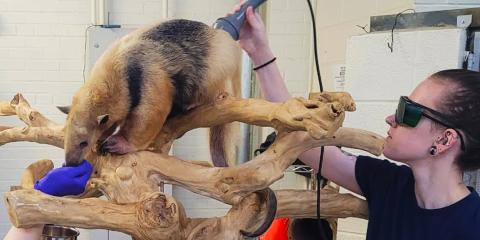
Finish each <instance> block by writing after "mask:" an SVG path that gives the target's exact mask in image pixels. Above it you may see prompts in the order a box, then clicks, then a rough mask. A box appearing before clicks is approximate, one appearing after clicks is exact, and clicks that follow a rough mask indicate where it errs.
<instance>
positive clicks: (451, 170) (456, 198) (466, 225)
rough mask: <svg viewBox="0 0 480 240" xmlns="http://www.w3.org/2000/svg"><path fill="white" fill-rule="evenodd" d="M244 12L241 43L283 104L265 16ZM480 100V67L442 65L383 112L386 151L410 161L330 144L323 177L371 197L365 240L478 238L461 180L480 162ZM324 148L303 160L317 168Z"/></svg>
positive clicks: (268, 90)
mask: <svg viewBox="0 0 480 240" xmlns="http://www.w3.org/2000/svg"><path fill="white" fill-rule="evenodd" d="M239 7H240V6H236V10H238V9H239ZM246 14H247V20H246V21H245V23H244V25H243V26H242V29H241V32H240V39H239V43H240V45H241V46H242V48H243V49H244V50H245V51H246V52H247V53H248V54H249V56H250V57H251V59H252V61H253V63H254V65H255V66H257V67H256V74H257V78H258V79H259V81H260V87H261V89H262V93H263V96H264V98H266V99H267V100H269V101H273V102H283V101H285V100H287V99H288V98H290V94H289V93H288V91H287V89H286V86H285V83H284V82H283V79H282V77H281V75H280V72H279V70H278V67H277V65H276V63H275V60H274V55H273V53H272V51H271V50H270V48H269V46H268V42H267V38H266V35H265V27H264V25H263V22H262V20H261V19H260V17H259V16H258V15H257V14H255V13H254V12H253V10H252V8H251V7H250V8H249V9H248V10H247V13H246ZM272 60H273V61H272ZM479 102H480V74H479V73H478V72H473V71H467V70H461V69H460V70H446V71H441V72H438V73H436V74H433V75H432V76H430V77H428V78H427V79H425V80H424V81H423V82H422V83H420V84H419V85H418V86H417V87H416V88H415V89H414V90H413V92H412V93H411V94H410V96H408V97H406V96H404V97H401V98H400V101H399V104H398V108H397V111H396V114H394V115H390V116H388V117H387V118H386V122H387V124H389V125H390V129H389V131H388V137H387V139H386V142H385V146H384V155H385V156H386V157H387V158H389V159H392V160H395V161H398V162H401V163H404V164H405V165H403V166H398V165H396V164H394V163H391V162H389V161H384V160H379V159H374V158H370V157H365V156H358V157H357V156H350V155H346V154H344V153H343V152H342V151H340V150H339V149H337V148H336V147H326V148H325V157H324V162H323V167H322V172H321V174H322V176H324V177H325V178H327V179H330V180H332V181H334V182H335V183H337V184H339V185H340V186H342V187H344V188H347V189H349V190H351V191H353V192H355V193H358V194H361V195H363V196H365V197H366V199H367V201H368V206H369V211H370V215H369V224H368V230H367V239H379V240H385V239H389V240H392V239H406V240H407V239H408V240H415V239H423V240H424V239H435V240H439V239H452V240H453V239H455V240H457V239H462V240H469V239H472V240H473V239H480V227H479V226H480V197H479V196H478V194H477V193H476V192H475V190H474V189H472V188H467V187H466V186H465V185H464V183H463V181H462V176H463V172H464V171H466V170H475V169H478V168H480V144H479V142H480V127H479V125H480V124H478V123H480V104H479ZM319 152H320V151H319V150H318V149H312V150H310V151H307V152H305V153H303V154H302V155H301V156H300V157H299V158H300V160H302V161H303V162H304V163H305V164H307V165H309V166H310V167H312V168H314V169H315V170H318V159H319Z"/></svg>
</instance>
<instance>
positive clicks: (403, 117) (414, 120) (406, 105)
mask: <svg viewBox="0 0 480 240" xmlns="http://www.w3.org/2000/svg"><path fill="white" fill-rule="evenodd" d="M422 116H424V117H426V118H428V119H430V120H432V121H434V122H436V123H439V124H441V125H443V126H445V127H447V128H451V129H453V130H454V131H455V132H457V134H458V136H459V137H460V144H461V145H460V147H461V149H462V151H465V143H464V141H463V137H462V134H461V133H460V131H458V129H457V128H456V127H454V126H453V124H450V123H448V121H446V120H445V119H447V117H446V116H445V115H444V114H442V113H440V112H437V111H435V110H433V109H431V108H428V107H425V106H423V105H421V104H419V103H416V102H414V101H412V100H410V99H409V98H408V97H406V96H401V97H400V100H399V101H398V107H397V111H396V112H395V122H397V123H398V124H400V125H402V126H407V127H412V128H413V127H416V126H417V124H418V123H419V122H420V119H421V118H422ZM440 119H442V120H440Z"/></svg>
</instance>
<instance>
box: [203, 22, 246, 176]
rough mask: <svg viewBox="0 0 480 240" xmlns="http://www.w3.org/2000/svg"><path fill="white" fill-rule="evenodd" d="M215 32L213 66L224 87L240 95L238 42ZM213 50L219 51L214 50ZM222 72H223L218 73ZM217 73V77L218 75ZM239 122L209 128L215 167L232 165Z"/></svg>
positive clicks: (239, 51) (234, 157) (234, 158)
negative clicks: (220, 67)
mask: <svg viewBox="0 0 480 240" xmlns="http://www.w3.org/2000/svg"><path fill="white" fill-rule="evenodd" d="M220 32H221V33H220V34H218V33H217V34H216V36H215V38H214V40H213V41H212V42H213V43H214V45H216V46H217V48H216V49H215V50H214V53H213V54H214V55H216V57H215V60H214V62H213V65H211V66H213V67H214V68H215V69H216V71H219V67H218V66H222V68H223V70H220V71H219V72H217V73H219V74H218V75H220V76H221V78H222V80H223V81H224V83H225V86H224V89H225V91H226V92H228V93H229V94H230V95H233V96H234V97H237V98H239V97H241V69H242V66H241V65H242V64H241V50H240V47H239V46H238V44H237V43H236V42H235V41H233V40H232V38H231V37H230V36H229V35H228V34H226V33H225V32H223V31H220ZM218 46H221V47H218ZM215 51H219V52H216V53H215ZM220 72H223V73H220ZM218 75H217V77H218ZM239 133H240V124H239V123H237V122H233V123H228V124H223V125H218V126H213V127H211V128H210V154H211V158H212V163H213V165H214V166H216V167H227V166H229V165H230V166H233V165H235V162H236V155H237V154H236V152H237V149H238V146H239V143H240V141H239V136H240V135H239Z"/></svg>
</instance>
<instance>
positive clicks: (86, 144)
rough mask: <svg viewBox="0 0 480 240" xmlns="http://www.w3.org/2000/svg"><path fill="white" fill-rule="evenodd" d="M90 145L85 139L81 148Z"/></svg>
mask: <svg viewBox="0 0 480 240" xmlns="http://www.w3.org/2000/svg"><path fill="white" fill-rule="evenodd" d="M87 146H88V142H87V141H83V142H81V143H80V148H86V147H87Z"/></svg>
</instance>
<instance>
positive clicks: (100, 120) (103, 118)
mask: <svg viewBox="0 0 480 240" xmlns="http://www.w3.org/2000/svg"><path fill="white" fill-rule="evenodd" d="M108 119H109V116H108V114H104V115H100V116H98V117H97V122H98V125H99V126H101V125H103V124H105V123H107V122H108Z"/></svg>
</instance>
